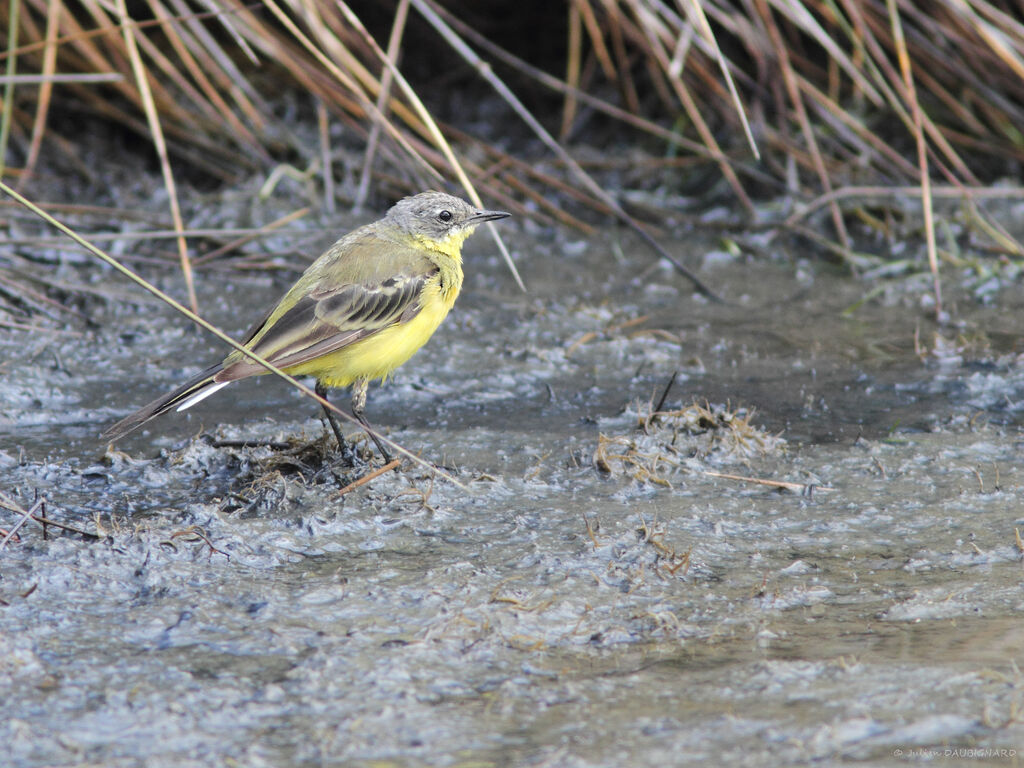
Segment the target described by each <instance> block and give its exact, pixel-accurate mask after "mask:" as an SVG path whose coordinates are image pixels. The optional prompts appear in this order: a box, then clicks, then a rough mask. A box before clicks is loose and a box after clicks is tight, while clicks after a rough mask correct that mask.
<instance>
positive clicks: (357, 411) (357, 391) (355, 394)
mask: <svg viewBox="0 0 1024 768" xmlns="http://www.w3.org/2000/svg"><path fill="white" fill-rule="evenodd" d="M368 386H369V382H368V381H366V380H365V379H364V380H363V381H357V382H356V383H355V386H353V387H352V415H353V416H355V417H356V420H357V421H358V422H359V423H360V424H362V425H363V429H365V430H366V434H368V435H369V436H370V437H371V438H373V442H374V443H376V444H377V450H378V451H380V455H381V457H383V459H384V463H385V464H388V463H390V462H391V454H390V453H388V449H387V448H385V447H384V444H383V443H382V442H381V441H380V440H379V439H378V438H377V435H375V434H374V433H373V427H371V426H370V422H368V421H367V420H366V418H365V417H364V416H363V411H364V410H365V409H366V390H367V387H368Z"/></svg>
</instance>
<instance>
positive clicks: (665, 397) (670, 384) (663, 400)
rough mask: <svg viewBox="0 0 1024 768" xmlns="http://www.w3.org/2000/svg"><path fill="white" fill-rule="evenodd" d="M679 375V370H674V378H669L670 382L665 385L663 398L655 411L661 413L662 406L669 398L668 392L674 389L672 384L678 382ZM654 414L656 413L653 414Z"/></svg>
mask: <svg viewBox="0 0 1024 768" xmlns="http://www.w3.org/2000/svg"><path fill="white" fill-rule="evenodd" d="M678 375H679V371H672V378H671V379H669V380H668V384H666V385H665V391H664V392H662V393H661V399H659V400H658V407H657V408H655V409H654V413H661V407H662V406H663V405H664V404H665V401H666V400H667V399H668V393H669V391H670V390H671V389H672V385H673V384H675V383H676V376H678ZM651 415H652V416H653V415H654V414H651Z"/></svg>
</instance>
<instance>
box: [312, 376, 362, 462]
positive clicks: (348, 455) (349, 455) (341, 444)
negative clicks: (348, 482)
mask: <svg viewBox="0 0 1024 768" xmlns="http://www.w3.org/2000/svg"><path fill="white" fill-rule="evenodd" d="M313 391H314V392H316V393H317V394H318V395H320V397H322V398H323V399H324V400H327V386H326V385H325V384H323V383H322V382H320V381H317V383H316V386H315V387H314V388H313ZM324 415H325V416H326V417H327V423H328V424H330V425H331V429H332V430H334V437H335V438H336V439H337V441H338V450H339V451H341V457H342V460H343V461H344V462H345V463H346V464H348V465H350V466H355V454H354V453H353V451H352V449H351V448H350V447H349V445H348V443H346V442H345V436H344V435H342V434H341V425H340V424H339V423H338V419H337V417H336V416H335V415H334V411H332V410H331V409H330V408H328V407H327V406H324Z"/></svg>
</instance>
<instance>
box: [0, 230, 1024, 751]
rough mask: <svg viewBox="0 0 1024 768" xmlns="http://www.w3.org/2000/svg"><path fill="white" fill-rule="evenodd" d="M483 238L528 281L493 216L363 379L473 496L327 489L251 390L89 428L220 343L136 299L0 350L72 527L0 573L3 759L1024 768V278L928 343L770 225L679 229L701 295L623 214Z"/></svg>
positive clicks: (229, 293)
mask: <svg viewBox="0 0 1024 768" xmlns="http://www.w3.org/2000/svg"><path fill="white" fill-rule="evenodd" d="M267 218H268V220H270V219H271V218H273V214H272V213H268V217H267ZM350 221H351V220H350V219H347V218H346V219H344V220H343V224H342V227H341V228H344V227H345V226H347V225H348V224H349V223H350ZM321 223H322V222H321ZM504 233H505V235H506V237H507V238H508V242H509V243H510V245H511V247H512V250H513V253H514V254H515V256H516V259H517V263H518V265H519V268H520V269H521V271H522V273H523V275H524V276H525V279H526V282H527V285H528V287H529V292H528V293H526V294H523V293H521V292H519V291H518V289H517V288H516V287H515V285H514V283H513V282H512V279H511V278H510V276H509V274H508V272H507V270H506V269H505V268H504V266H502V264H501V262H500V260H499V258H498V257H497V255H496V249H495V247H494V245H493V244H492V243H491V242H489V240H488V238H487V237H486V236H485V235H476V236H475V237H474V238H473V239H471V240H470V241H469V243H468V244H467V248H466V257H467V281H466V287H465V291H464V294H463V296H462V297H461V298H460V300H459V303H458V305H457V308H456V311H455V312H454V313H453V315H452V316H451V317H450V318H449V320H448V321H447V323H446V324H445V325H444V326H443V327H442V329H441V330H440V331H439V332H438V334H437V335H436V336H435V338H434V339H433V340H432V341H431V342H430V343H429V344H428V345H427V347H426V348H425V349H424V350H423V351H422V352H421V353H420V354H419V355H418V356H416V357H415V358H414V359H413V360H412V361H411V362H410V363H409V364H408V365H406V366H405V367H404V368H403V369H401V370H400V371H399V373H398V375H397V376H396V378H395V380H394V381H392V382H389V383H387V384H386V385H384V386H381V387H374V388H372V389H371V393H370V403H369V408H368V412H367V415H368V416H369V418H370V419H371V420H372V421H373V422H374V423H375V424H377V425H379V426H380V427H381V428H382V429H383V430H384V431H385V432H386V433H387V434H388V435H389V436H390V437H391V438H392V439H394V440H396V441H398V442H399V443H401V444H402V445H404V446H406V447H407V448H409V449H410V450H411V451H413V452H414V453H417V454H418V455H420V456H421V457H422V458H423V459H424V460H425V461H426V462H429V463H431V464H434V465H438V466H440V467H442V468H444V470H445V471H446V472H448V473H449V474H450V475H451V476H452V477H453V478H454V480H455V481H457V483H458V485H456V484H455V483H453V482H451V481H449V480H447V479H445V478H443V477H438V476H435V475H433V474H432V473H431V471H430V470H429V468H424V467H422V466H419V465H414V464H412V463H410V462H406V463H405V464H404V465H403V466H402V468H401V469H400V470H399V471H397V472H391V473H388V474H385V475H383V476H380V477H378V478H376V479H374V480H373V481H372V482H369V483H367V484H365V485H362V486H360V487H358V488H356V489H354V490H351V491H348V492H345V493H341V491H342V489H343V488H344V487H345V486H346V485H348V484H349V483H350V482H352V481H353V480H356V479H358V478H359V477H360V476H361V475H363V474H365V472H366V471H367V468H366V467H361V468H356V469H350V468H346V467H344V466H341V465H340V463H339V462H338V456H337V454H336V453H334V452H333V450H332V446H331V441H330V440H328V439H327V437H326V433H325V429H324V425H323V424H322V422H321V420H320V419H319V418H318V414H317V410H318V409H317V407H316V405H315V404H313V403H312V402H310V401H308V400H305V399H303V398H302V396H301V395H300V394H298V393H297V392H295V391H293V390H291V389H290V388H289V387H288V386H287V385H286V384H284V383H282V382H279V381H275V380H272V379H270V378H262V379H259V380H252V381H246V382H242V383H240V384H237V385H233V386H232V387H231V388H230V389H228V390H225V391H224V392H222V393H220V394H218V395H217V396H215V397H214V398H211V399H210V400H208V401H206V402H205V403H203V404H202V405H200V406H197V407H196V408H194V409H192V410H191V411H189V412H188V413H186V414H171V415H168V416H166V417H163V418H161V419H160V420H159V421H157V422H155V423H152V424H150V425H148V426H147V428H146V429H145V430H144V431H141V432H139V433H136V434H134V435H132V436H131V437H130V438H128V439H126V440H124V441H123V442H122V443H120V444H119V445H117V446H114V447H108V446H106V445H105V444H103V443H102V442H101V441H100V439H99V434H100V433H101V432H102V431H103V429H105V428H106V427H107V426H109V425H110V424H111V423H113V422H114V421H116V420H117V419H119V418H121V417H122V416H124V415H126V414H127V413H128V412H129V411H130V410H132V409H133V408H135V407H138V406H141V405H142V404H144V403H145V402H147V401H148V400H149V399H151V398H152V397H154V396H156V395H157V394H159V393H161V392H163V391H165V390H167V389H170V388H172V387H173V386H174V385H175V384H176V383H178V382H179V381H181V380H182V379H183V378H185V377H186V376H188V375H189V374H190V373H192V372H194V371H195V370H197V369H199V368H200V367H205V366H206V365H208V364H210V363H211V362H213V361H215V360H217V359H218V358H219V357H220V356H222V355H223V354H224V350H223V348H222V347H221V346H219V345H218V344H217V343H216V342H214V341H211V340H210V339H209V338H208V337H206V336H204V335H202V334H199V333H197V332H195V331H193V330H190V329H189V328H188V323H187V321H185V320H183V319H181V318H179V317H176V316H175V315H174V314H173V313H172V312H171V311H170V310H168V309H167V308H166V307H164V306H163V305H160V304H158V303H155V302H154V301H152V300H150V299H148V298H144V297H141V296H139V294H137V293H135V292H134V289H131V288H129V287H127V286H126V285H125V284H124V283H123V281H122V280H121V279H120V278H116V277H115V276H113V275H112V274H109V273H107V272H104V271H100V270H95V271H93V272H91V273H90V274H93V275H94V278H93V279H94V280H95V283H94V285H95V286H96V287H97V290H100V291H101V292H103V291H107V292H110V291H115V290H116V291H117V293H118V295H119V296H122V297H135V298H132V300H131V301H114V300H110V301H93V302H91V303H90V305H89V313H90V317H91V319H92V322H93V325H90V326H85V325H80V324H79V325H75V324H71V325H70V326H68V327H67V328H64V329H61V330H60V331H54V332H46V333H44V332H33V333H26V332H18V331H11V330H5V331H3V332H2V334H0V359H2V368H0V371H2V373H3V376H2V379H0V390H2V392H0V394H2V406H0V491H2V492H3V494H5V497H6V498H7V499H8V501H9V502H13V503H14V505H15V506H17V507H20V508H21V509H22V510H24V511H28V510H29V509H30V508H31V507H32V506H33V504H34V502H35V501H36V500H43V501H44V502H45V506H44V507H37V508H36V510H35V511H36V512H37V513H38V512H45V516H46V517H47V518H48V519H52V520H54V521H57V522H60V523H63V524H65V525H68V526H72V527H73V528H74V529H76V530H77V531H79V532H75V531H72V530H67V529H58V528H54V527H53V526H49V527H47V529H46V530H44V529H43V527H42V526H41V525H40V524H38V523H37V522H34V521H29V522H26V523H25V524H24V525H22V526H21V527H20V528H18V530H17V536H16V537H11V538H9V539H8V540H5V541H4V544H3V548H2V550H0V599H2V601H3V602H2V603H0V691H2V694H0V741H2V742H3V744H4V745H5V746H4V750H5V752H6V758H5V760H8V761H10V762H9V763H7V764H10V765H16V766H44V765H45V766H65V765H67V766H70V765H97V766H99V765H103V766H135V765H146V766H183V765H190V766H191V765H202V766H225V765H244V766H320V765H353V766H371V765H372V766H420V765H444V766H488V765H494V766H502V765H527V766H555V765H557V766H623V765H640V764H648V765H688V764H710V765H716V764H717V765H725V764H728V765H740V766H747V765H749V766H764V765H794V764H809V763H813V764H815V765H823V766H825V765H836V764H840V763H846V762H858V763H863V764H868V765H871V764H877V765H902V764H907V763H922V762H928V763H938V762H942V761H949V760H957V761H959V762H968V761H972V762H980V763H986V764H992V765H1015V764H1017V763H1018V762H1019V761H1020V755H1019V751H1020V749H1021V748H1022V747H1024V724H1022V723H1021V721H1020V713H1021V708H1022V706H1024V675H1022V674H1021V672H1020V670H1019V668H1018V665H1019V664H1020V660H1021V659H1022V657H1024V631H1022V630H1021V628H1022V626H1024V625H1022V622H1021V616H1022V613H1024V588H1022V575H1024V573H1022V546H1024V545H1022V543H1021V540H1020V538H1019V537H1018V535H1017V533H1016V531H1017V530H1018V529H1021V528H1024V496H1022V489H1021V484H1022V471H1024V470H1022V466H1021V458H1022V446H1024V434H1022V431H1021V423H1022V412H1024V362H1022V361H1024V358H1022V351H1024V350H1022V347H1021V342H1020V336H1021V331H1022V321H1021V318H1022V317H1024V312H1022V310H1024V307H1022V303H1024V301H1022V299H1021V292H1020V286H1019V282H1018V280H1017V278H1016V277H1015V276H1014V275H1009V274H1007V273H1006V272H1003V273H999V272H998V270H996V272H995V273H994V275H995V277H994V278H993V279H995V281H996V282H995V284H993V285H987V284H986V285H985V286H981V287H979V286H978V283H977V281H974V282H971V281H970V280H968V279H967V276H965V275H964V274H963V273H956V274H954V272H953V271H951V270H950V271H948V272H947V275H946V286H945V287H946V290H947V296H946V302H947V308H948V310H949V322H948V323H946V324H944V325H942V326H937V325H936V324H935V323H934V321H933V319H932V312H931V309H930V307H929V305H928V301H927V295H928V287H929V281H928V280H927V278H924V277H922V278H921V279H916V278H908V277H906V276H904V277H902V278H900V279H898V280H896V279H891V278H890V279H889V280H887V279H886V278H884V277H881V276H878V277H872V276H870V275H868V276H866V277H861V278H856V277H852V276H851V275H850V274H849V272H848V271H847V270H845V269H841V268H838V267H835V266H830V265H828V264H826V263H824V262H822V261H819V260H815V259H812V258H810V255H809V254H808V255H804V254H802V253H800V252H798V251H796V250H794V249H792V248H791V247H788V246H787V245H786V244H784V243H783V242H782V241H773V240H771V239H769V238H762V239H761V240H759V247H758V249H757V253H758V255H757V256H752V255H735V254H733V255H730V252H729V251H728V250H725V249H723V248H722V247H721V241H720V240H719V237H718V236H717V235H715V234H714V233H704V234H701V233H700V232H696V233H695V232H692V231H689V232H684V231H683V230H682V229H680V230H678V231H677V232H676V234H675V235H670V234H668V233H666V235H665V238H664V241H665V242H666V243H667V244H668V246H669V247H670V248H671V250H672V251H673V253H674V254H676V255H678V256H679V257H680V258H681V259H682V260H684V261H685V262H686V263H688V264H691V265H693V266H694V267H695V268H697V269H698V271H699V273H700V275H701V276H702V278H703V279H705V280H706V281H707V282H708V283H710V284H712V285H713V286H714V287H715V288H716V289H717V290H718V291H720V292H721V293H722V295H723V296H725V297H726V299H727V303H725V304H721V305H719V304H715V303H712V302H709V301H708V300H706V299H704V298H702V297H700V296H697V295H695V294H694V293H693V291H692V289H691V287H690V286H689V285H688V284H687V282H686V281H685V280H684V279H682V278H681V277H680V276H678V275H676V274H675V273H674V272H673V271H672V269H671V268H670V267H669V266H667V265H666V264H664V263H659V262H657V261H655V260H654V259H653V257H652V256H651V254H650V253H649V252H648V251H647V250H646V249H645V247H644V246H643V245H642V244H641V243H639V242H638V241H636V240H635V239H633V238H632V237H630V236H628V235H625V234H623V233H621V232H618V231H615V230H605V231H603V232H602V233H601V234H600V235H599V236H597V237H595V238H592V239H583V238H579V237H574V236H571V235H567V234H565V233H561V234H559V233H553V232H549V231H543V230H542V231H536V230H535V228H531V227H525V228H524V227H523V226H522V223H521V222H520V223H519V224H510V225H509V226H506V227H504ZM317 238H319V243H318V244H319V245H322V244H323V243H324V242H327V241H329V239H330V238H329V235H328V234H327V233H322V232H318V231H314V232H312V233H308V232H303V231H300V230H295V229H292V230H290V231H288V232H284V233H282V234H279V235H278V236H276V237H275V239H274V242H273V243H266V242H264V243H261V244H259V246H258V247H263V248H268V249H270V248H274V247H281V248H286V247H287V246H285V245H283V244H284V243H288V242H291V244H292V245H294V244H295V242H296V241H300V242H310V243H313V242H317ZM126 247H130V246H126ZM308 247H309V250H310V253H309V254H308V255H310V256H312V255H315V253H316V252H318V251H317V250H316V247H318V246H314V245H309V246H308ZM61 258H62V259H65V263H64V265H63V266H61V267H60V269H62V270H66V272H67V275H66V276H67V277H68V279H71V277H72V276H78V277H79V278H80V277H81V274H82V273H81V271H80V270H81V269H82V268H81V267H78V266H75V264H74V263H72V262H73V261H74V260H72V262H68V261H66V259H67V257H66V256H62V257H61ZM919 268H920V266H918V267H917V269H919ZM154 274H160V275H163V277H162V278H161V283H162V285H164V286H165V287H167V288H168V289H170V290H173V291H175V292H176V294H177V295H179V296H180V295H182V293H181V284H180V280H178V277H177V276H176V275H175V274H173V273H168V272H162V273H154ZM290 279H294V273H291V274H289V273H278V272H275V273H266V272H242V271H239V270H231V269H224V270H220V271H201V272H200V273H199V277H198V285H199V298H200V306H201V308H202V309H203V311H204V312H205V313H206V314H207V315H208V316H209V317H210V318H211V319H212V320H214V321H215V322H217V323H218V324H220V325H222V327H224V328H225V329H226V330H228V331H229V332H231V333H234V334H239V333H241V332H242V331H243V330H244V329H245V328H246V327H247V326H248V325H249V324H250V322H252V320H253V319H255V317H256V316H257V315H259V314H260V313H261V311H262V310H263V308H265V306H266V305H268V304H269V303H271V302H272V301H274V300H275V299H276V298H277V296H279V295H280V294H281V292H282V291H283V290H284V288H286V287H287V284H288V282H289V280H290ZM982 289H983V290H982ZM865 297H868V298H867V300H865ZM922 297H925V299H924V300H923V301H922ZM673 375H675V381H674V383H673V384H672V386H671V388H670V389H669V391H668V393H667V396H666V397H665V402H664V404H663V406H662V409H661V410H662V412H663V413H662V415H660V416H652V410H653V408H654V407H655V406H656V405H657V403H658V401H659V400H660V398H661V397H662V395H663V394H664V393H665V390H666V387H667V386H668V384H669V382H670V380H671V379H672V377H673ZM335 397H336V400H337V401H338V402H339V403H344V402H345V398H346V396H345V394H344V393H336V396H335ZM694 403H696V404H697V406H700V407H694ZM351 433H352V434H353V435H354V436H358V435H359V432H358V430H356V429H351ZM358 439H359V441H360V443H359V444H360V447H361V448H363V449H365V450H366V451H367V452H369V445H367V443H366V441H365V440H363V439H362V438H361V437H359V438H358ZM261 443H263V444H262V445H261ZM367 455H369V454H367ZM372 460H373V461H374V462H375V463H376V464H379V463H380V462H379V459H376V458H373V459H372ZM711 473H717V474H711ZM722 475H728V476H730V477H723V476H722ZM731 476H736V477H731ZM738 478H757V479H761V480H769V481H776V482H780V483H788V484H789V485H788V486H785V487H781V488H780V487H776V486H771V485H758V484H755V483H753V482H750V481H749V480H745V479H738ZM23 517H24V515H23V514H22V513H21V512H18V511H15V510H13V509H3V510H0V527H2V528H4V529H6V530H7V531H11V530H12V529H13V528H15V526H17V524H18V523H19V522H20V521H22V518H23Z"/></svg>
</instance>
